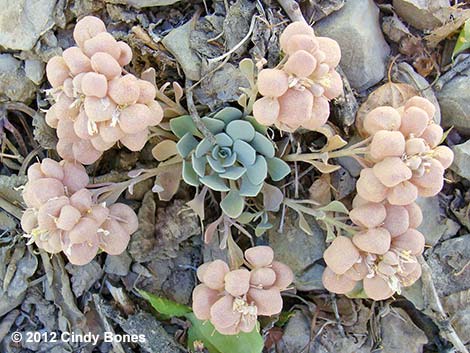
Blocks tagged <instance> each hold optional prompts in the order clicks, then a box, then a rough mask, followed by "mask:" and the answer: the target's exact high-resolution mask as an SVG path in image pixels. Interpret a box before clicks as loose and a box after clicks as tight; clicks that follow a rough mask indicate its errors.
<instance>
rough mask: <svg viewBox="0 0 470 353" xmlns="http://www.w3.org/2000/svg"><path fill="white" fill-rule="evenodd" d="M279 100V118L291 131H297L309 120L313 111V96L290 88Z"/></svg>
mask: <svg viewBox="0 0 470 353" xmlns="http://www.w3.org/2000/svg"><path fill="white" fill-rule="evenodd" d="M278 99H279V105H280V110H279V117H278V120H279V122H281V123H282V124H284V125H286V126H287V127H289V128H291V129H294V130H295V129H297V128H298V127H299V126H301V125H302V124H303V123H304V122H307V121H309V120H310V118H311V116H312V109H313V95H312V93H311V92H310V91H308V90H303V91H300V90H297V89H294V88H290V89H288V90H287V92H286V93H285V94H284V95H282V96H281V97H279V98H278Z"/></svg>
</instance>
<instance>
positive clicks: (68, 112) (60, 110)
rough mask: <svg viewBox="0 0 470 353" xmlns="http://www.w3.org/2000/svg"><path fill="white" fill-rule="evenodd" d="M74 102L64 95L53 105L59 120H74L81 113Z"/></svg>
mask: <svg viewBox="0 0 470 353" xmlns="http://www.w3.org/2000/svg"><path fill="white" fill-rule="evenodd" d="M73 103H74V100H73V99H72V98H70V97H67V96H66V95H65V94H62V95H60V96H59V98H57V100H56V102H55V104H54V105H53V107H54V110H55V114H56V116H57V119H59V120H67V119H69V120H73V119H74V118H75V117H76V116H77V115H78V112H79V109H78V108H77V107H74V106H73Z"/></svg>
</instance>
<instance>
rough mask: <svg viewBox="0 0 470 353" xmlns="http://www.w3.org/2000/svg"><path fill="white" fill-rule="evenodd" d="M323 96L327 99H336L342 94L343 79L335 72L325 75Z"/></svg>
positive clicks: (331, 71)
mask: <svg viewBox="0 0 470 353" xmlns="http://www.w3.org/2000/svg"><path fill="white" fill-rule="evenodd" d="M323 85H324V87H325V92H324V95H325V97H326V98H328V99H333V98H336V97H338V96H339V95H341V94H342V93H343V79H342V78H341V75H340V74H339V73H338V72H336V71H335V70H330V71H329V72H328V74H327V78H326V83H324V84H323Z"/></svg>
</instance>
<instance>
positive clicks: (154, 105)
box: [147, 100, 163, 126]
mask: <svg viewBox="0 0 470 353" xmlns="http://www.w3.org/2000/svg"><path fill="white" fill-rule="evenodd" d="M147 107H148V108H149V109H150V113H151V114H150V117H151V119H150V121H149V126H155V125H158V124H160V122H161V121H162V119H163V109H162V106H161V105H160V104H159V103H158V102H157V101H155V100H154V101H151V102H150V103H148V104H147Z"/></svg>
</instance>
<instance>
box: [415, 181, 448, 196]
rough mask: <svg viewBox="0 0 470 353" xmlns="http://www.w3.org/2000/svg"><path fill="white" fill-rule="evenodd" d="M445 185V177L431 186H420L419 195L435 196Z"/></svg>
mask: <svg viewBox="0 0 470 353" xmlns="http://www.w3.org/2000/svg"><path fill="white" fill-rule="evenodd" d="M443 187H444V179H441V181H440V182H438V183H436V184H434V185H433V186H431V187H428V188H423V187H419V186H418V195H419V196H421V197H433V196H436V195H437V194H439V192H440V191H441V190H442V188H443Z"/></svg>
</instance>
